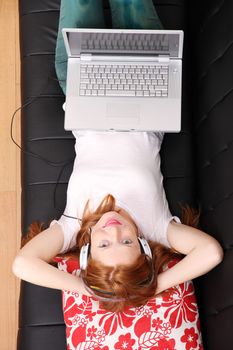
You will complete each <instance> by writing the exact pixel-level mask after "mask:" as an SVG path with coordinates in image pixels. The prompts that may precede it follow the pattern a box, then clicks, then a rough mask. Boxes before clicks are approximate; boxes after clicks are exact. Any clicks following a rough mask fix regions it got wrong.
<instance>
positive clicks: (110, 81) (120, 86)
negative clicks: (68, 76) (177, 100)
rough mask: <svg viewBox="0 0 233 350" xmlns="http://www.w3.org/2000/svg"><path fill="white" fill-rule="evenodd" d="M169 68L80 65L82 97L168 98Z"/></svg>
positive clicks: (80, 90)
mask: <svg viewBox="0 0 233 350" xmlns="http://www.w3.org/2000/svg"><path fill="white" fill-rule="evenodd" d="M168 71H169V70H168V66H167V65H153V66H152V65H148V66H145V65H143V66H142V65H122V64H118V65H105V64H98V65H97V64H93V65H92V64H81V66H80V87H79V95H80V96H104V97H105V96H111V97H117V96H126V97H134V96H137V97H164V98H165V97H168Z"/></svg>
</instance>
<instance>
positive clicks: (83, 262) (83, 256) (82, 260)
mask: <svg viewBox="0 0 233 350" xmlns="http://www.w3.org/2000/svg"><path fill="white" fill-rule="evenodd" d="M89 246H90V245H89V243H87V244H85V245H84V246H82V248H81V250H80V255H79V264H80V269H81V270H86V267H87V260H88V255H89Z"/></svg>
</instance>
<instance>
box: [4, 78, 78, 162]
mask: <svg viewBox="0 0 233 350" xmlns="http://www.w3.org/2000/svg"><path fill="white" fill-rule="evenodd" d="M50 79H52V80H56V81H59V80H58V79H56V78H53V77H51V76H50V75H49V76H48V80H47V81H46V85H45V86H44V87H43V89H42V90H41V92H40V93H39V94H38V95H36V96H34V97H32V98H31V99H29V101H27V102H26V103H24V104H23V105H22V106H20V107H19V108H17V109H16V110H15V111H14V113H13V115H12V117H11V127H10V136H11V140H12V142H13V143H14V144H15V145H16V146H17V147H18V148H19V149H20V150H21V152H23V153H24V154H26V155H28V156H31V157H33V158H36V159H40V160H42V161H44V162H45V163H46V164H48V165H51V166H54V167H64V166H66V165H68V164H70V163H71V162H73V161H74V157H72V158H70V159H68V160H67V161H65V162H52V161H50V160H48V159H46V158H45V157H42V156H41V155H39V154H36V153H34V152H32V151H26V150H25V149H23V147H22V146H20V145H19V144H18V143H17V141H16V140H15V139H14V136H13V125H14V121H15V116H16V114H17V113H18V112H19V111H20V110H22V109H24V108H25V107H27V106H29V105H30V104H32V103H33V102H34V101H36V100H37V99H38V98H39V97H40V96H42V94H43V92H44V91H46V89H47V87H48V84H49V82H50Z"/></svg>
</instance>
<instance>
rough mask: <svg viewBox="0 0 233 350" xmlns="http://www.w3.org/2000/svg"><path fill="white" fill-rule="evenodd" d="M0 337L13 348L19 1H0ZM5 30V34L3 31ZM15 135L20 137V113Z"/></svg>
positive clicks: (17, 212)
mask: <svg viewBox="0 0 233 350" xmlns="http://www.w3.org/2000/svg"><path fill="white" fill-rule="evenodd" d="M0 27H1V31H0V105H1V114H0V122H1V128H0V164H1V167H0V169H1V170H0V175H1V176H0V222H1V225H0V235H1V240H0V276H1V280H2V281H4V283H2V284H1V288H0V310H1V314H0V339H1V350H15V349H16V334H17V329H18V295H19V281H18V280H17V279H16V278H15V277H14V275H13V274H12V271H11V266H12V261H13V258H14V256H15V255H16V252H17V251H18V249H19V241H20V226H21V225H20V173H19V171H20V154H19V151H18V149H17V148H16V147H15V145H14V144H13V143H12V141H11V139H10V122H11V120H10V117H11V115H12V113H13V112H14V110H15V109H16V108H17V107H18V106H19V104H20V92H19V84H20V83H19V82H20V74H19V70H20V65H19V43H18V36H19V30H18V2H17V0H2V1H1V2H0ZM6 33H7V35H6ZM17 119H18V120H16V124H15V128H14V135H15V137H16V138H17V139H18V140H19V135H20V130H19V115H18V116H17Z"/></svg>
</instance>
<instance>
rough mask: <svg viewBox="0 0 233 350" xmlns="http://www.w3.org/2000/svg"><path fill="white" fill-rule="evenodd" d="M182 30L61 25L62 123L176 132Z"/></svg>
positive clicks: (83, 127) (72, 126) (85, 127)
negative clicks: (65, 57)
mask: <svg viewBox="0 0 233 350" xmlns="http://www.w3.org/2000/svg"><path fill="white" fill-rule="evenodd" d="M183 34H184V33H183V31H181V30H141V29H140V30H139V29H137V30H131V29H93V28H92V29H88V28H78V29H70V28H69V29H66V28H64V29H63V36H64V42H65V46H66V50H67V54H68V70H67V91H66V104H65V129H66V130H74V129H81V130H105V131H106V130H117V131H131V130H133V131H165V132H179V131H180V129H181V85H182V81H181V74H182V52H183Z"/></svg>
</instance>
